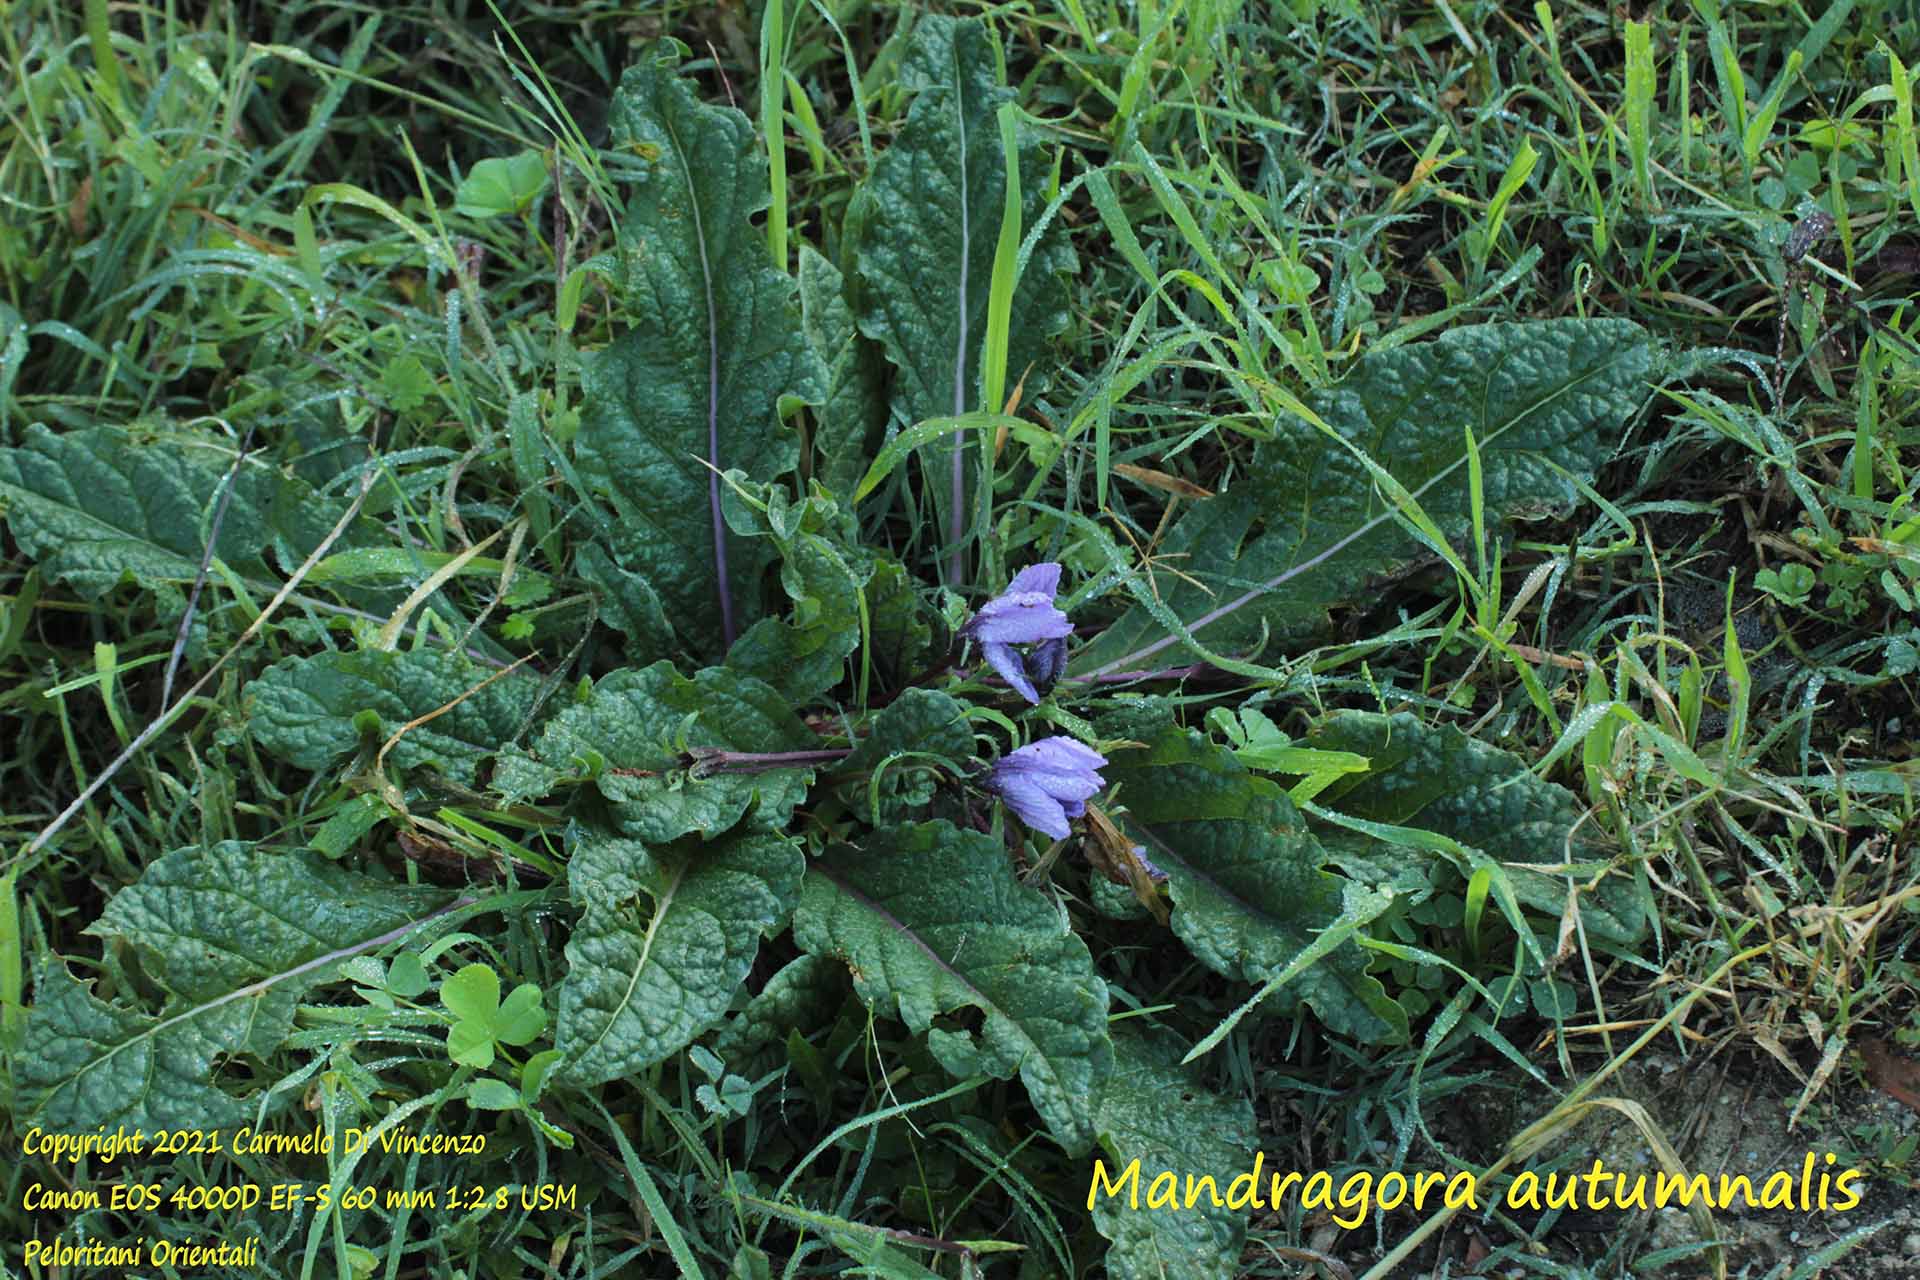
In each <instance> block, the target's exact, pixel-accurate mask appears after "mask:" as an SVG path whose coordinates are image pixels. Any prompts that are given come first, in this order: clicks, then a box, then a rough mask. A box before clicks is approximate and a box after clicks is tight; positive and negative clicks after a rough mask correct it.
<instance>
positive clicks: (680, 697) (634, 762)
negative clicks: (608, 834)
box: [493, 662, 818, 845]
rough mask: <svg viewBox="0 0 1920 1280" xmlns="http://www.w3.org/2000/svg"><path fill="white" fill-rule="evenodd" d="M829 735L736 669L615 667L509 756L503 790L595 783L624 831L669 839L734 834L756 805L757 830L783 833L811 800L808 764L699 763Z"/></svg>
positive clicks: (503, 766) (806, 743)
mask: <svg viewBox="0 0 1920 1280" xmlns="http://www.w3.org/2000/svg"><path fill="white" fill-rule="evenodd" d="M817 742H818V739H817V738H815V737H814V735H813V733H812V732H811V731H810V730H809V729H808V728H807V727H806V725H804V724H802V723H801V722H800V719H799V717H797V716H795V715H794V713H793V709H792V705H791V704H790V703H789V702H788V701H787V700H786V698H784V697H783V696H782V695H781V694H780V693H778V692H777V691H776V690H774V689H772V688H770V687H769V686H767V685H766V684H764V683H762V682H761V681H759V680H755V679H753V678H752V677H751V676H745V675H741V674H740V673H739V672H736V671H730V670H728V669H727V668H725V667H709V668H707V669H706V670H704V671H702V672H700V673H699V674H698V675H697V676H695V677H694V678H693V679H691V680H689V679H687V677H685V676H683V675H681V674H680V673H679V672H678V671H676V670H675V669H674V666H673V664H672V663H671V662H656V663H654V664H653V665H652V666H650V667H646V668H644V669H639V670H635V669H628V670H622V671H616V672H614V673H613V674H612V675H610V676H608V677H607V678H606V679H604V680H602V681H601V682H600V683H599V684H597V685H595V686H594V688H593V691H592V693H591V694H589V695H588V696H587V698H586V699H585V700H584V701H581V702H576V703H575V704H573V705H572V706H569V707H567V708H565V709H564V710H562V711H560V712H558V713H557V714H556V715H555V716H554V717H553V719H552V720H550V721H549V722H548V723H547V726H546V728H545V729H543V730H542V731H541V734H540V737H539V738H538V740H537V741H535V743H534V746H533V749H532V751H530V752H527V751H518V750H514V751H506V752H502V753H501V755H500V758H499V762H498V764H497V765H496V766H495V769H494V776H493V786H494V788H495V789H496V790H497V791H500V792H501V793H502V794H503V795H504V796H506V798H507V799H508V800H509V801H519V800H525V799H531V798H536V797H539V796H544V795H547V794H549V793H550V792H552V791H553V790H554V789H555V788H557V787H560V786H562V785H565V784H567V783H572V782H579V781H582V780H584V779H586V778H592V779H594V781H595V783H596V784H597V785H598V786H599V789H600V792H601V794H603V795H604V796H606V798H607V799H608V800H610V801H612V802H613V812H614V815H615V817H616V819H617V820H618V821H619V823H620V828H621V830H622V831H623V832H624V833H625V834H627V835H630V836H633V837H634V838H635V839H638V840H643V841H645V842H646V843H648V844H652V845H663V844H667V843H669V842H671V841H674V840H677V839H679V838H680V837H681V836H684V835H689V834H693V833H696V832H697V833H699V834H701V835H703V836H707V837H712V836H717V835H720V834H721V833H722V832H725V831H727V830H730V829H731V828H732V827H733V826H735V825H736V824H737V823H739V822H740V820H741V819H742V818H744V817H746V816H747V814H748V812H749V810H751V811H752V812H753V818H754V821H753V825H754V828H755V829H756V830H761V831H778V830H781V829H782V828H784V827H785V826H786V825H787V819H788V818H789V817H791V816H792V814H793V807H794V806H795V805H796V804H799V803H800V801H801V799H802V798H803V797H804V796H805V795H806V788H807V783H808V781H809V780H810V779H811V778H812V776H813V773H812V770H811V769H810V768H806V767H804V766H794V767H780V768H769V769H766V770H764V771H754V772H737V773H730V772H724V771H721V772H711V773H708V772H706V771H705V770H703V769H701V768H699V767H694V766H692V765H690V762H689V759H688V756H689V753H690V752H692V751H695V750H698V749H703V748H715V749H721V750H731V751H746V752H777V751H797V750H805V749H807V748H809V747H812V746H815V745H816V744H817Z"/></svg>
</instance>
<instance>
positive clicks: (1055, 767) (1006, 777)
mask: <svg viewBox="0 0 1920 1280" xmlns="http://www.w3.org/2000/svg"><path fill="white" fill-rule="evenodd" d="M1106 763H1107V760H1106V757H1105V756H1103V755H1101V754H1100V753H1099V752H1098V751H1095V750H1093V749H1092V748H1090V747H1086V746H1082V745H1081V744H1080V743H1078V742H1075V741H1074V740H1073V739H1072V738H1064V737H1053V738H1042V739H1041V740H1040V741H1038V742H1030V743H1028V744H1027V745H1026V746H1024V747H1021V748H1020V749H1019V750H1018V751H1010V752H1008V753H1007V754H1006V755H1004V756H1002V757H1000V759H999V760H998V761H996V762H995V763H994V766H993V771H992V773H991V774H990V775H989V776H988V778H987V787H988V789H989V790H991V791H993V792H995V793H996V794H998V795H999V797H1000V798H1001V799H1002V800H1003V801H1005V802H1006V806H1007V808H1009V809H1011V810H1013V814H1014V816H1015V817H1017V818H1019V819H1020V821H1022V822H1024V823H1026V824H1027V825H1028V826H1029V827H1032V828H1033V829H1034V830H1035V831H1043V832H1045V833H1046V834H1048V835H1050V836H1052V837H1054V838H1055V839H1056V840H1060V839H1065V838H1066V836H1067V833H1068V830H1069V828H1068V826H1067V819H1068V818H1078V817H1080V816H1082V815H1083V814H1085V813H1086V811H1087V805H1086V802H1087V800H1088V798H1090V797H1091V796H1094V795H1096V794H1098V792H1099V791H1100V789H1101V788H1102V787H1104V786H1105V785H1106V783H1105V782H1104V781H1102V780H1101V777H1100V775H1099V774H1098V773H1096V772H1095V770H1096V769H1098V768H1100V767H1101V766H1102V765H1104V764H1106Z"/></svg>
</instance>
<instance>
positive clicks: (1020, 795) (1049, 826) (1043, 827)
mask: <svg viewBox="0 0 1920 1280" xmlns="http://www.w3.org/2000/svg"><path fill="white" fill-rule="evenodd" d="M998 789H999V792H1000V799H1001V800H1003V801H1005V802H1006V806H1007V808H1009V809H1011V810H1013V815H1014V817H1016V818H1018V819H1020V821H1022V822H1024V823H1026V824H1027V825H1028V826H1030V827H1032V828H1033V829H1034V830H1035V831H1044V832H1046V833H1047V834H1048V835H1050V836H1052V837H1053V838H1054V839H1055V840H1065V839H1066V838H1067V836H1068V835H1069V834H1070V833H1071V828H1069V827H1068V826H1067V816H1068V815H1067V810H1066V808H1065V806H1063V805H1062V804H1061V803H1060V802H1059V801H1058V800H1056V799H1054V798H1053V797H1052V796H1050V795H1048V794H1047V792H1046V789H1045V788H1043V787H1042V786H1041V785H1040V784H1039V783H1037V782H1034V781H1033V780H1031V779H1029V778H1017V777H1016V778H1007V779H1004V780H1003V781H1001V782H1000V783H999V785H998ZM1084 811H1085V810H1084V809H1083V810H1082V812H1084Z"/></svg>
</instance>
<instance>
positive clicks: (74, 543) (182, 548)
mask: <svg viewBox="0 0 1920 1280" xmlns="http://www.w3.org/2000/svg"><path fill="white" fill-rule="evenodd" d="M232 460H233V455H232V447H231V445H229V444H228V443H227V442H226V441H224V440H220V441H214V440H201V441H196V440H195V439H194V438H192V437H189V436H164V435H153V434H140V435H136V434H135V433H133V432H131V431H128V430H126V429H124V428H121V427H91V428H88V429H86V430H83V431H68V432H62V433H58V434H56V433H55V432H53V431H50V430H48V429H47V428H46V427H45V426H42V425H40V424H37V423H36V424H35V425H33V426H31V427H29V428H28V429H27V434H26V442H25V443H24V444H22V445H21V446H20V447H19V448H16V449H0V510H4V511H5V513H6V517H7V522H8V523H9V524H10V525H11V526H12V527H13V536H14V537H15V538H17V539H18V540H19V542H20V547H21V549H22V550H23V551H25V552H26V553H27V554H28V555H29V556H32V557H34V558H35V559H36V560H37V561H38V562H39V565H40V569H41V572H42V573H44V574H45V575H46V576H47V577H50V578H54V579H57V580H60V581H63V582H67V583H70V584H72V585H73V586H74V587H75V588H76V589H77V590H79V591H80V592H81V593H83V594H84V595H87V596H89V597H98V596H100V595H102V594H104V593H105V592H107V591H109V590H111V589H112V588H113V587H114V586H115V585H117V584H118V583H120V582H121V581H123V580H126V581H133V582H137V583H139V584H141V585H142V586H145V587H147V588H149V589H158V590H160V591H161V592H162V593H163V594H165V593H169V592H170V593H171V594H172V595H173V597H174V598H175V599H176V600H178V599H181V598H182V597H181V588H183V587H184V586H185V585H186V584H188V583H191V582H192V581H193V579H194V577H195V576H196V575H197V574H198V572H199V569H200V560H201V557H202V556H203V555H204V554H205V553H206V545H207V534H208V531H209V530H210V529H211V528H212V517H213V512H214V509H215V506H216V505H217V502H218V496H219V492H220V488H221V484H222V482H223V479H224V477H225V476H226V474H227V472H228V470H229V469H230V468H231V466H232ZM338 517H339V508H338V507H337V506H336V505H334V504H329V503H327V502H323V501H320V500H318V499H316V497H315V495H314V492H313V490H312V489H311V488H309V487H308V486H307V485H306V484H305V483H304V482H302V481H300V480H297V479H295V478H293V477H292V476H290V475H286V474H284V473H283V472H281V471H280V470H279V469H277V468H275V467H273V466H271V465H269V464H267V463H265V462H258V461H253V460H249V461H248V462H247V463H245V464H244V465H242V466H241V468H240V470H239V472H238V473H237V475H236V476H235V478H234V482H233V486H232V497H231V498H230V499H229V500H228V502H227V508H226V514H225V516H224V518H223V519H222V520H221V523H220V536H219V538H218V539H217V540H215V542H214V554H215V555H216V556H217V557H219V559H220V560H221V562H222V563H224V564H225V565H226V566H227V567H228V568H229V569H231V570H232V571H234V572H235V573H237V574H238V575H239V576H240V577H241V578H242V579H247V580H251V581H253V582H254V583H275V582H277V581H278V580H279V578H280V574H279V573H278V572H276V571H275V570H274V569H273V568H272V566H271V565H270V564H269V563H268V560H267V554H268V552H269V550H270V549H273V548H276V547H278V548H279V549H280V552H281V559H282V560H283V561H285V562H287V563H289V564H297V563H299V562H300V560H302V559H303V558H305V556H306V555H307V554H308V553H309V552H310V551H312V550H313V549H314V548H315V547H316V546H318V545H319V543H320V540H321V539H322V538H323V537H324V536H325V535H326V534H327V532H328V531H329V530H330V529H331V527H332V525H333V523H334V521H335V520H337V519H338ZM268 590H271V587H268Z"/></svg>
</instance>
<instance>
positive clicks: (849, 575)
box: [726, 485, 873, 704]
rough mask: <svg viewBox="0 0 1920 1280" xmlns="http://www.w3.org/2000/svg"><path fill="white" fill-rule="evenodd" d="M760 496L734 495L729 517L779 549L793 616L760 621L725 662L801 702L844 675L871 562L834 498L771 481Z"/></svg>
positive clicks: (856, 637) (739, 527)
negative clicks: (789, 490)
mask: <svg viewBox="0 0 1920 1280" xmlns="http://www.w3.org/2000/svg"><path fill="white" fill-rule="evenodd" d="M760 496H761V497H762V498H763V499H764V502H765V506H764V509H761V510H755V509H750V508H748V506H747V504H745V503H742V502H730V503H728V504H727V508H726V511H727V521H728V523H729V525H731V526H732V528H733V529H734V531H735V532H736V533H741V534H746V535H750V536H759V537H765V538H767V539H769V540H770V541H771V542H772V543H773V545H774V546H775V547H777V548H778V549H779V552H780V585H781V587H782V588H783V589H784V590H785V592H786V594H787V598H788V599H789V600H791V601H792V602H793V607H792V611H791V615H790V616H791V620H790V621H789V620H788V619H783V618H762V619H761V620H760V621H758V622H756V623H754V624H753V626H751V627H749V628H748V629H747V632H746V634H745V635H743V636H741V637H740V639H739V640H738V641H737V642H736V643H735V644H734V646H733V648H731V649H729V650H728V651H727V666H729V667H731V668H732V669H733V670H735V671H739V672H742V673H744V674H746V675H751V676H754V677H756V678H758V679H760V680H763V681H765V682H766V683H767V684H768V685H769V686H771V687H772V688H774V689H776V690H778V691H779V692H780V693H782V694H784V695H786V697H788V698H790V699H791V700H792V701H793V702H794V703H795V704H799V703H803V702H805V701H807V700H808V699H809V698H812V697H815V696H817V695H819V694H821V693H825V692H826V691H827V690H828V689H831V688H832V687H833V686H834V685H836V684H838V683H840V677H841V675H842V673H843V672H844V671H845V670H846V661H847V655H848V654H850V653H852V652H853V651H854V649H855V648H856V647H858V646H859V643H860V590H861V588H862V587H863V586H864V585H865V584H866V581H867V579H868V578H869V577H871V576H872V573H873V567H872V565H871V563H870V562H869V561H868V559H867V557H866V555H865V554H864V553H863V552H861V550H860V549H859V546H858V539H859V531H858V530H857V529H856V528H854V527H853V525H852V522H851V521H850V520H847V519H845V518H844V517H843V516H842V515H841V513H840V511H839V507H838V504H836V503H835V502H834V501H833V499H831V498H827V497H822V496H818V495H816V496H814V497H811V498H808V499H807V500H805V501H803V502H791V501H789V500H788V499H787V496H786V494H785V493H784V492H783V491H782V490H780V489H779V488H778V487H776V486H773V485H766V486H763V487H762V493H761V495H760Z"/></svg>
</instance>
